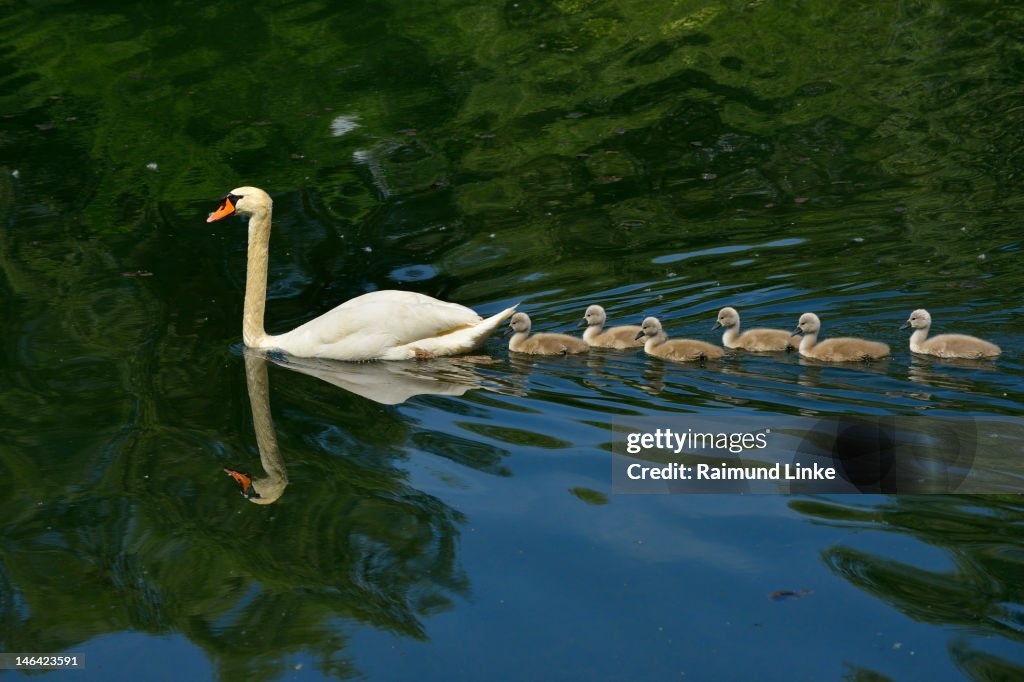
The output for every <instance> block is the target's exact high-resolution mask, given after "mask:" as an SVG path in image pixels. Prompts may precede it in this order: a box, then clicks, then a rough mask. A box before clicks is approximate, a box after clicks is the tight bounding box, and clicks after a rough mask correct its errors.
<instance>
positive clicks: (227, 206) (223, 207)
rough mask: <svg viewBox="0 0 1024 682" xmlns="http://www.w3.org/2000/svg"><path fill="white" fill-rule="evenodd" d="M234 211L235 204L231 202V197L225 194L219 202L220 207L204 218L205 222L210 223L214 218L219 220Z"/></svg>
mask: <svg viewBox="0 0 1024 682" xmlns="http://www.w3.org/2000/svg"><path fill="white" fill-rule="evenodd" d="M234 212H235V205H234V204H232V203H231V197H230V196H226V197H224V199H223V200H222V201H221V202H220V208H218V209H217V210H216V211H214V212H213V213H211V214H210V216H209V217H208V218H207V219H206V222H208V223H212V222H213V221H214V220H220V219H221V218H227V217H228V216H229V215H231V214H232V213H234Z"/></svg>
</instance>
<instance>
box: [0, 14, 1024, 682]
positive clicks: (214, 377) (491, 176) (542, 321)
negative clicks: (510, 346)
mask: <svg viewBox="0 0 1024 682" xmlns="http://www.w3.org/2000/svg"><path fill="white" fill-rule="evenodd" d="M1022 26H1024V11H1022V10H1021V9H1020V8H1019V7H1018V6H1017V5H1016V4H1015V3H954V2H904V3H842V4H839V3H822V2H805V3H763V2H757V1H751V2H746V3H740V2H735V3H725V4H721V3H702V2H675V3H650V2H633V1H629V0H620V1H619V2H611V1H600V0H594V1H591V0H560V1H557V2H536V1H533V0H519V1H518V2H507V3H504V4H502V3H477V4H469V3H453V2H449V3H443V2H419V1H403V2H394V3H386V2H369V3H347V4H346V6H339V4H338V3H330V2H326V1H324V0H308V1H301V0H297V1H293V2H255V3H251V2H250V3H239V2H220V3H215V4H209V3H157V2H150V3H147V2H135V3H130V2H118V3H114V2H109V1H107V2H102V1H90V2H88V3H70V2H36V3H28V2H8V3H6V4H3V5H2V6H0V32H2V36H3V40H2V41H0V171H2V172H0V217H2V219H3V223H2V225H0V323H2V329H3V337H2V338H3V352H2V354H0V415H2V417H0V435H2V438H0V481H2V483H3V492H2V493H0V652H57V651H77V652H84V653H85V655H86V659H87V669H86V670H85V671H84V672H79V673H75V674H74V675H75V676H76V679H90V680H93V679H96V680H99V679H102V680H110V679H141V678H148V679H162V678H163V679H182V678H183V677H182V676H183V675H184V676H187V677H191V678H196V679H204V678H215V679H221V680H243V679H244V680H275V679H284V678H288V679H320V678H323V677H326V678H332V677H333V678H349V677H365V678H371V679H385V680H390V679H438V680H447V679H482V678H488V679H509V680H520V679H551V678H561V679H587V680H592V679H608V680H621V679H691V680H692V679H697V680H702V679H728V678H736V679H750V678H755V677H756V678H758V679H779V680H794V679H808V680H823V679H843V678H844V677H845V679H851V680H886V679H893V680H912V679H929V680H934V679H942V680H945V679H970V680H1010V679H1022V678H1024V646H1022V644H1024V642H1022V640H1024V503H1022V501H1021V499H1020V498H1019V497H1017V496H1011V495H1006V496H992V495H990V496H976V497H966V496H910V495H901V496H889V497H882V496H858V497H854V496H835V497H822V496H817V497H815V496H792V497H783V496H747V497H744V496H738V495H729V496H726V495H722V496H691V495H671V496H669V495H664V496H630V495H613V494H612V492H611V480H610V475H609V463H608V457H609V456H608V444H609V442H610V440H611V435H610V424H611V420H612V419H613V418H614V417H616V416H619V415H624V414H631V415H643V416H654V417H664V418H665V419H670V418H671V419H676V418H681V417H690V418H695V419H699V418H701V416H721V415H723V414H736V415H744V416H751V415H753V416H758V417H763V418H764V419H766V420H769V421H770V419H771V417H772V416H773V415H812V416H814V415H829V414H898V415H904V414H935V415H960V416H964V415H967V416H986V417H990V416H999V417H1003V416H1007V415H1020V414H1021V413H1022V411H1024V364H1022V363H1021V360H1020V357H1021V353H1022V351H1024V342H1022V338H1024V306H1022V304H1021V296H1022V293H1024V268H1021V267H1020V251H1021V246H1022V239H1021V236H1020V235H1021V232H1020V227H1019V223H1020V216H1021V213H1022V211H1024V199H1022V196H1024V195H1022V193H1021V178H1022V174H1021V173H1022V169H1024V107H1022V106H1021V102H1022V101H1024V85H1022V83H1024V42H1022V37H1024V36H1022V29H1021V27H1022ZM242 184H252V185H257V186H260V187H263V188H265V189H266V190H268V191H269V192H271V193H272V195H273V196H274V199H275V215H274V219H275V220H274V235H273V238H272V243H271V248H272V257H271V273H270V279H271V286H270V291H269V296H270V302H269V304H268V313H267V314H268V318H267V320H268V327H269V329H270V331H272V332H278V331H283V330H286V329H289V328H291V327H293V326H295V325H297V324H299V323H301V322H303V321H305V320H308V319H310V318H311V317H313V316H314V315H315V314H317V313H319V312H322V311H325V310H327V309H329V308H330V307H332V306H334V305H336V304H337V303H339V302H341V301H343V300H346V299H348V298H350V297H352V296H355V295H358V294H360V293H363V292H365V291H369V290H373V289H382V288H396V287H399V288H407V289H412V290H415V291H420V292H423V293H426V294H429V295H432V296H437V297H440V298H444V299H447V300H452V301H457V302H459V303H463V304H466V305H470V306H472V307H474V308H476V309H477V310H479V311H481V312H483V313H493V312H496V311H498V310H500V309H501V308H502V307H504V306H506V305H508V304H510V303H514V302H522V309H524V310H526V311H527V312H529V313H530V315H531V316H532V317H533V320H534V324H535V327H536V328H537V329H540V330H545V331H575V330H574V325H575V324H576V321H577V320H578V319H579V318H580V316H581V315H582V313H583V310H584V308H585V307H586V305H587V304H589V303H593V302H600V303H603V304H604V305H605V307H606V308H607V309H608V311H609V317H610V319H611V321H612V322H613V323H630V324H636V323H639V321H640V319H641V318H642V317H643V316H645V315H657V316H659V317H660V318H662V320H663V321H664V322H665V324H666V327H667V328H668V329H669V331H670V333H673V334H676V335H685V336H690V337H696V338H703V339H706V340H712V341H713V340H716V339H717V337H716V336H715V335H714V334H712V333H711V332H710V331H709V330H710V327H711V324H712V323H713V322H714V319H715V315H716V313H717V310H718V308H720V307H721V306H723V305H734V306H736V307H738V308H739V309H740V311H741V313H744V320H745V322H746V324H747V325H748V326H750V325H751V324H752V323H754V322H756V323H758V324H762V325H767V326H778V327H783V328H792V327H793V326H795V323H796V320H797V318H798V316H799V315H800V313H802V312H805V311H809V310H813V311H815V312H817V313H818V314H819V315H821V317H822V319H823V321H824V325H825V328H824V333H825V334H826V335H829V334H831V335H858V336H865V337H869V338H873V339H878V340H883V341H886V342H888V343H889V344H890V345H892V346H893V349H894V353H893V357H892V359H890V360H888V361H885V362H882V363H879V364H876V365H873V366H871V367H869V368H864V367H859V366H858V367H824V366H821V365H815V364H808V363H806V362H801V361H800V360H799V359H798V358H796V357H794V356H784V357H771V356H750V355H735V356H729V357H728V358H727V359H726V360H724V361H723V362H721V363H718V364H715V365H710V364H709V365H708V366H707V367H684V366H678V365H666V364H665V363H662V362H660V361H657V360H651V359H648V358H646V357H645V356H644V355H643V354H642V353H639V354H638V353H593V354H592V355H591V356H590V357H589V358H582V359H581V358H566V359H562V358H555V359H528V358H527V359H524V358H520V357H509V355H508V352H507V350H506V348H505V346H504V344H503V342H502V341H501V340H500V339H499V338H494V339H492V340H491V341H489V342H488V344H487V345H486V346H485V348H484V350H483V352H484V354H485V355H488V356H490V357H492V358H493V359H494V362H493V363H490V364H484V363H477V364H468V365H467V364H465V363H454V364H449V363H441V364H439V365H437V366H434V367H418V368H413V369H412V370H410V371H413V372H414V373H421V374H422V373H426V374H427V375H428V376H429V377H431V378H432V379H436V378H438V377H442V378H447V379H450V380H451V381H453V382H455V384H456V390H454V391H453V393H454V394H452V395H419V396H416V397H413V398H411V399H410V400H408V401H406V402H403V403H401V404H398V405H385V404H381V403H378V402H376V401H373V400H369V399H367V398H366V397H363V396H362V395H360V394H359V393H353V392H350V391H347V390H344V389H342V388H339V387H338V386H335V385H331V384H329V383H326V382H324V381H320V380H319V379H317V378H314V377H312V376H309V375H308V374H303V373H299V372H295V371H290V370H289V369H287V368H285V367H281V366H279V365H275V364H270V365H267V364H263V363H261V361H260V360H259V359H258V358H249V360H248V362H249V372H248V378H249V382H248V384H247V370H246V365H247V358H246V357H245V356H244V354H243V352H242V350H241V324H240V321H241V301H242V290H243V285H244V275H245V229H244V224H242V223H241V222H238V221H236V220H227V221H223V222H222V223H217V224H213V225H207V224H206V223H205V222H204V220H205V217H206V215H207V213H208V212H209V211H211V210H213V208H215V205H216V202H217V199H218V198H219V197H221V196H223V195H224V194H225V193H226V192H227V191H229V190H230V189H232V188H233V187H235V186H238V185H242ZM918 307H926V308H928V309H929V310H930V311H931V312H932V314H933V316H934V317H935V320H936V331H953V330H955V331H960V332H965V333H970V334H975V335H979V336H983V337H986V338H989V339H991V340H993V341H994V342H996V343H998V344H999V345H1000V346H1002V348H1003V350H1004V355H1003V356H1002V357H1001V358H1000V359H999V360H998V362H996V363H994V364H993V363H980V364H974V365H971V364H966V363H959V364H956V363H949V362H941V361H930V360H921V359H911V357H910V354H909V351H908V349H907V345H906V337H905V336H904V334H903V332H899V331H897V327H898V326H899V325H900V324H901V323H902V322H903V321H904V320H905V319H906V318H907V314H908V313H909V312H910V311H911V310H912V309H914V308H918ZM310 369H312V370H313V371H315V370H316V369H317V368H316V367H312V368H308V367H307V370H310ZM353 371H354V370H353ZM371 371H372V370H371ZM382 371H389V370H386V369H385V370H382ZM348 378H349V380H360V381H369V382H370V383H371V385H379V384H380V383H381V381H382V380H383V379H382V377H381V376H370V377H369V378H368V379H367V378H362V379H360V378H358V377H357V378H353V377H351V376H350V377H348ZM466 382H469V383H470V385H476V384H479V385H480V387H479V388H470V389H469V390H464V391H463V392H462V393H461V395H458V393H459V392H460V390H458V388H459V387H460V386H461V388H462V389H466V388H467V384H466ZM435 383H436V382H435ZM730 410H731V411H732V412H726V411H730ZM254 411H255V413H256V417H255V423H256V424H257V426H259V425H260V424H263V425H264V426H269V424H268V422H267V415H268V414H269V415H270V417H272V419H273V430H272V431H269V430H267V429H254V416H253V415H254ZM257 431H259V435H257ZM271 438H273V440H270V439H271ZM261 447H262V449H263V457H264V460H263V464H264V465H268V466H269V467H270V468H271V469H272V470H278V471H279V470H280V469H282V468H283V469H284V470H286V474H285V475H286V477H287V487H286V489H284V488H282V487H281V476H278V483H277V489H276V492H277V493H279V494H280V497H279V499H277V500H276V501H275V502H274V503H273V504H270V505H255V504H250V503H249V502H246V501H245V500H244V499H242V498H240V497H239V496H238V494H237V488H236V487H235V486H234V484H233V483H232V482H231V481H230V480H229V479H227V478H226V477H225V476H224V474H223V473H222V468H224V467H230V468H235V469H242V470H245V471H251V472H254V473H256V474H257V475H258V476H262V475H263V472H262V471H261V459H260V449H261ZM1011 464H1012V463H1010V462H1008V463H1007V466H1008V467H1009V466H1010V465H1011ZM275 467H277V469H275ZM275 496H276V495H275ZM265 501H266V500H265ZM802 590H807V591H808V593H806V594H804V596H803V597H801V598H798V599H789V600H783V601H775V600H772V599H770V598H769V595H772V594H773V593H776V592H779V591H792V592H795V593H798V594H799V593H801V591H802ZM0 674H2V673H0ZM6 675H8V676H10V677H12V678H17V677H18V675H19V673H13V672H8V673H6ZM66 675H67V676H69V677H70V676H71V675H72V674H71V673H66ZM161 676H163V677H162V678H161Z"/></svg>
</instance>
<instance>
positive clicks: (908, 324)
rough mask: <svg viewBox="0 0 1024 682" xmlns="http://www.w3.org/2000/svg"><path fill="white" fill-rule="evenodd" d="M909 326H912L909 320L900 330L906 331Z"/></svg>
mask: <svg viewBox="0 0 1024 682" xmlns="http://www.w3.org/2000/svg"><path fill="white" fill-rule="evenodd" d="M909 326H910V320H907V321H906V322H904V323H903V326H901V327H900V329H906V328H907V327H909Z"/></svg>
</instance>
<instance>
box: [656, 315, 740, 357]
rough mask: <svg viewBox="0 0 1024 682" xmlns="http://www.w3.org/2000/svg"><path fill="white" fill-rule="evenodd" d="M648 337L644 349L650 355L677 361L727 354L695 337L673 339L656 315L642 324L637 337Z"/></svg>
mask: <svg viewBox="0 0 1024 682" xmlns="http://www.w3.org/2000/svg"><path fill="white" fill-rule="evenodd" d="M645 336H646V337H647V341H646V342H645V343H644V351H646V352H647V354H648V355H653V356H655V357H659V358H664V359H666V360H675V361H676V362H693V361H696V360H718V359H719V358H721V357H722V356H724V355H725V351H723V350H722V349H721V347H719V346H716V345H714V344H711V343H707V342H705V341H696V340H694V339H672V340H669V338H668V334H666V333H665V330H664V329H662V328H661V322H660V321H658V318H656V317H648V318H646V319H645V320H644V323H643V324H642V325H641V326H640V332H639V333H638V334H637V335H636V338H638V339H640V338H643V337H645Z"/></svg>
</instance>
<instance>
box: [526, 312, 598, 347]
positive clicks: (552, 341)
mask: <svg viewBox="0 0 1024 682" xmlns="http://www.w3.org/2000/svg"><path fill="white" fill-rule="evenodd" d="M508 326H509V327H510V328H511V330H512V331H513V332H514V334H513V335H512V338H511V339H509V341H508V349H509V350H510V351H514V352H516V353H530V354H531V355H565V354H567V353H586V352H587V351H588V350H590V344H588V343H587V342H586V341H584V340H583V339H577V338H576V337H575V336H569V335H568V334H534V335H533V336H530V316H529V315H527V314H526V313H516V314H515V315H513V316H512V319H511V320H509V323H508Z"/></svg>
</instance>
